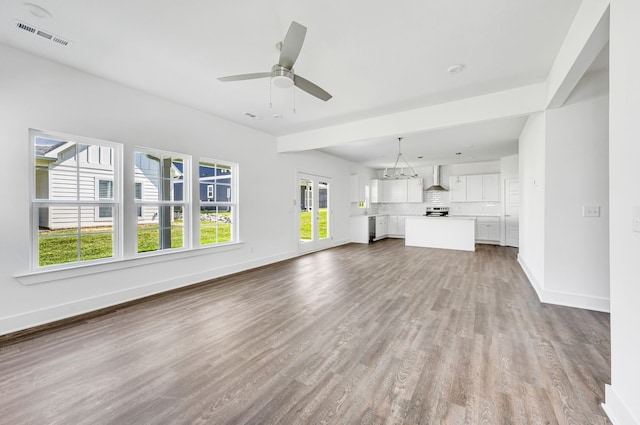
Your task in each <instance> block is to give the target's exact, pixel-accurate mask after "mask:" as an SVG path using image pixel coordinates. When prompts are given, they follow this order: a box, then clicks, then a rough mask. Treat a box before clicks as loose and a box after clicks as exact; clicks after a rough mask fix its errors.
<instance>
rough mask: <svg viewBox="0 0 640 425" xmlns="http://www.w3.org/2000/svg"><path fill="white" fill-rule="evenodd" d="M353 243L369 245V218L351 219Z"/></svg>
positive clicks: (357, 217) (356, 217) (360, 216)
mask: <svg viewBox="0 0 640 425" xmlns="http://www.w3.org/2000/svg"><path fill="white" fill-rule="evenodd" d="M351 242H354V243H369V216H366V215H359V216H355V217H351Z"/></svg>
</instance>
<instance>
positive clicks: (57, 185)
mask: <svg viewBox="0 0 640 425" xmlns="http://www.w3.org/2000/svg"><path fill="white" fill-rule="evenodd" d="M30 141H31V145H32V152H33V155H32V160H33V163H32V164H33V168H32V170H33V171H32V179H33V183H32V185H31V207H32V215H31V217H32V219H31V223H32V235H33V236H32V258H33V261H32V269H34V270H35V269H42V268H45V269H46V268H52V269H59V268H63V269H66V268H73V267H76V266H77V265H80V264H87V263H95V262H106V261H113V260H119V259H123V256H124V255H125V254H124V253H125V252H130V251H131V250H129V249H128V247H133V246H137V249H136V250H135V251H136V252H137V253H138V254H144V253H154V252H155V253H162V252H169V251H175V250H185V249H189V248H192V247H193V246H194V245H195V246H210V245H215V244H223V243H231V242H237V240H238V236H237V233H238V232H237V226H238V220H237V214H238V212H237V210H238V207H237V202H238V194H237V190H238V189H237V182H238V175H237V173H238V166H237V164H233V163H228V162H223V161H215V160H203V161H202V162H201V163H199V164H198V168H197V170H198V173H199V174H198V178H199V183H198V186H199V187H198V188H197V189H196V188H193V189H192V185H191V177H190V176H191V175H192V174H191V173H192V168H194V167H193V166H192V162H191V157H190V156H188V155H184V154H176V153H171V152H164V151H158V150H154V149H147V148H137V149H136V150H135V153H134V155H135V157H134V164H135V170H134V176H133V179H131V181H127V182H123V179H124V177H123V169H122V152H123V146H122V145H121V144H119V143H111V142H106V141H101V140H94V139H89V138H86V137H80V136H69V135H62V134H58V133H50V132H41V131H38V130H31V131H30ZM125 184H127V185H134V186H133V188H134V199H133V200H130V199H126V200H125V199H123V186H124V185H125ZM196 194H198V195H196ZM196 196H197V197H198V198H199V199H198V201H199V202H198V205H196V206H195V208H196V209H197V210H198V211H199V212H200V214H199V215H200V226H192V225H191V222H190V220H191V216H192V215H193V213H192V211H193V210H192V204H193V203H194V202H196ZM130 202H134V203H135V210H136V213H135V214H136V220H137V232H136V233H134V234H124V233H123V220H124V218H125V217H123V212H124V211H125V208H124V206H125V203H130ZM126 211H132V209H130V208H126ZM193 228H196V229H200V232H199V233H197V234H194V232H193ZM120 238H123V240H121V239H120ZM122 248H125V249H124V250H123V249H122Z"/></svg>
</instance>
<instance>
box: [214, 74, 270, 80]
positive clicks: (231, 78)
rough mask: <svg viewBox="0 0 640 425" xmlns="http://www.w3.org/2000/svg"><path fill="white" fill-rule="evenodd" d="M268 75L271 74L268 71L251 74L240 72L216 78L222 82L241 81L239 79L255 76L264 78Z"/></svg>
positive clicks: (250, 78) (252, 78)
mask: <svg viewBox="0 0 640 425" xmlns="http://www.w3.org/2000/svg"><path fill="white" fill-rule="evenodd" d="M270 76H271V73H270V72H255V73H253V74H240V75H230V76H228V77H219V78H218V80H220V81H222V82H227V81H241V80H254V79H256V78H266V77H270Z"/></svg>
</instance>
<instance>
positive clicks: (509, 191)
mask: <svg viewBox="0 0 640 425" xmlns="http://www.w3.org/2000/svg"><path fill="white" fill-rule="evenodd" d="M504 205H505V213H504V226H505V228H504V235H505V241H504V242H505V245H507V246H515V247H519V246H520V182H519V180H518V179H507V180H506V181H505V185H504Z"/></svg>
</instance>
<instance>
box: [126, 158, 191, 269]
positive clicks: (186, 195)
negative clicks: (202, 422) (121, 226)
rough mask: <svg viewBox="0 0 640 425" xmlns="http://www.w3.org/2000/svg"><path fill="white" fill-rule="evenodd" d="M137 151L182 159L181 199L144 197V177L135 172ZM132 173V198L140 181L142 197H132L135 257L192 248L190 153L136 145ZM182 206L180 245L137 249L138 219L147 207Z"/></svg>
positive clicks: (159, 227) (159, 226)
mask: <svg viewBox="0 0 640 425" xmlns="http://www.w3.org/2000/svg"><path fill="white" fill-rule="evenodd" d="M138 153H141V154H146V155H152V156H160V157H161V158H162V159H167V158H171V159H173V158H179V159H181V160H182V179H181V180H180V181H181V183H182V201H175V200H157V199H154V200H151V201H146V200H145V199H144V181H143V180H144V179H143V177H142V176H140V175H138V174H137V172H136V168H139V167H138V165H137V163H136V155H137V154H138ZM133 156H134V158H133V167H134V170H133V175H134V179H133V180H134V181H133V184H134V198H135V184H136V183H139V182H142V183H143V184H142V189H143V191H142V199H134V204H135V206H136V237H135V244H134V246H135V256H136V257H145V256H149V255H161V254H163V253H168V252H176V251H183V250H189V249H191V248H192V246H193V243H192V239H193V232H192V225H191V210H192V205H193V201H192V198H193V197H192V196H191V170H192V164H193V161H192V157H191V155H188V154H185V153H178V152H172V151H167V150H163V149H154V148H148V147H142V146H136V147H134V149H133ZM158 178H159V179H160V180H162V178H163V177H161V176H159V177H158ZM178 205H180V206H182V215H183V217H182V219H183V228H182V246H180V247H175V248H173V247H170V248H162V246H161V245H159V246H158V249H156V250H150V251H141V252H140V251H138V250H139V244H138V236H139V232H138V226H140V219H141V218H144V211H145V210H148V209H149V208H153V209H155V208H157V209H160V208H162V207H171V208H173V207H175V206H178ZM138 207H141V211H142V212H143V215H142V217H139V216H138V215H137V211H138ZM158 229H159V231H161V225H160V223H158ZM159 244H160V242H159Z"/></svg>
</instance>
